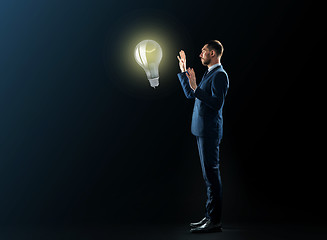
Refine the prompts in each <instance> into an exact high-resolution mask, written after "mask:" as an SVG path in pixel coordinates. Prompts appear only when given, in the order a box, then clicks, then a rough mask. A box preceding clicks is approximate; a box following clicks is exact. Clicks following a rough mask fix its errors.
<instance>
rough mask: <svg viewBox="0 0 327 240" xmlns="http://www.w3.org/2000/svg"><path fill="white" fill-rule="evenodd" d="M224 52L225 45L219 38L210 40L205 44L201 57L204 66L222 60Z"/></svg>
mask: <svg viewBox="0 0 327 240" xmlns="http://www.w3.org/2000/svg"><path fill="white" fill-rule="evenodd" d="M223 52H224V48H223V45H222V44H221V43H220V42H219V41H218V40H210V41H209V42H207V43H206V44H205V45H204V46H203V48H202V51H201V54H200V56H199V57H200V58H201V62H202V64H203V65H204V66H212V65H213V64H216V63H219V62H220V58H221V56H222V55H223Z"/></svg>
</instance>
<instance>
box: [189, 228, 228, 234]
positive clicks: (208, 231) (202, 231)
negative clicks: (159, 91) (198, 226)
mask: <svg viewBox="0 0 327 240" xmlns="http://www.w3.org/2000/svg"><path fill="white" fill-rule="evenodd" d="M222 231H223V229H222V228H212V229H209V230H199V231H194V229H191V230H190V232H191V233H214V232H222Z"/></svg>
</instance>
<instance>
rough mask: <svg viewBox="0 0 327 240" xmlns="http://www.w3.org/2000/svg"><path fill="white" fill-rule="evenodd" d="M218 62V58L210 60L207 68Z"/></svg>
mask: <svg viewBox="0 0 327 240" xmlns="http://www.w3.org/2000/svg"><path fill="white" fill-rule="evenodd" d="M217 63H218V64H220V59H216V60H212V61H211V62H210V64H209V65H207V67H208V68H209V67H211V66H213V65H215V64H217Z"/></svg>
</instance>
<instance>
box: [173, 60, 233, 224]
mask: <svg viewBox="0 0 327 240" xmlns="http://www.w3.org/2000/svg"><path fill="white" fill-rule="evenodd" d="M177 76H178V78H179V80H180V82H181V85H182V87H183V90H184V93H185V96H186V97H187V98H189V99H193V98H195V103H194V108H193V116H192V126H191V131H192V133H193V135H195V136H196V139H197V144H198V150H199V156H200V162H201V168H202V173H203V178H204V180H205V183H206V187H207V197H208V199H207V203H206V217H207V218H208V219H210V220H211V221H213V222H218V223H220V222H221V210H222V209H221V208H222V207H221V203H222V186H221V179H220V173H219V143H220V141H221V139H222V136H223V116H222V111H223V106H224V101H225V97H226V94H227V90H228V87H229V80H228V76H227V74H226V72H225V70H224V69H223V67H222V66H217V67H215V68H214V69H212V70H211V71H210V72H209V73H208V71H207V72H206V73H205V74H204V76H203V78H202V80H201V82H200V84H199V85H198V87H197V89H196V90H195V91H193V90H192V89H191V87H190V84H189V80H188V78H187V76H186V73H185V72H184V73H179V74H178V75H177Z"/></svg>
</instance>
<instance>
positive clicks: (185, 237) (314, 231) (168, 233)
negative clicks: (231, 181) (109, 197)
mask: <svg viewBox="0 0 327 240" xmlns="http://www.w3.org/2000/svg"><path fill="white" fill-rule="evenodd" d="M0 239H1V240H7V239H8V240H9V239H10V240H16V239H17V240H25V239H35V240H37V239H49V240H51V239H58V240H59V239H60V240H65V239H70V240H71V239H81V240H82V239H92V240H93V239H94V240H101V239H110V240H111V239H112V240H114V239H118V240H120V239H121V240H125V239H131V240H138V239H140V240H141V239H142V240H148V239H149V240H150V239H151V240H192V239H197V240H198V239H201V240H213V239H221V240H275V239H276V240H282V239H296V240H302V239H306V240H316V239H317V240H326V239H327V229H326V227H324V226H322V225H320V226H318V225H310V226H309V225H295V224H279V225H272V224H269V225H268V224H251V225H250V224H240V225H225V226H224V231H223V232H221V233H208V234H191V233H189V228H188V226H187V224H184V225H127V226H122V225H119V226H113V225H110V226H109V225H107V226H105V225H102V226H96V227H90V226H88V227H82V226H80V227H76V226H75V227H26V226H25V227H4V226H3V227H1V230H0Z"/></svg>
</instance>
